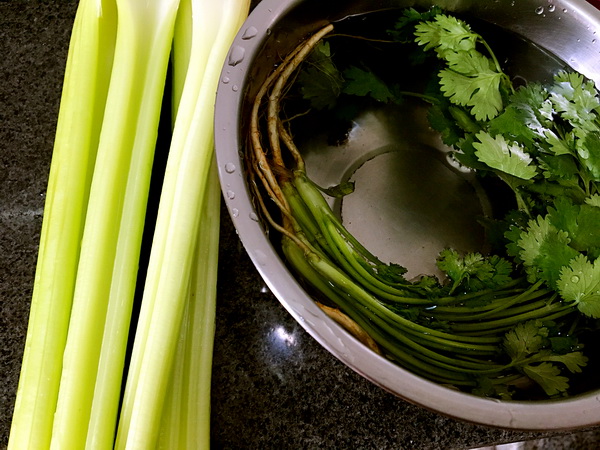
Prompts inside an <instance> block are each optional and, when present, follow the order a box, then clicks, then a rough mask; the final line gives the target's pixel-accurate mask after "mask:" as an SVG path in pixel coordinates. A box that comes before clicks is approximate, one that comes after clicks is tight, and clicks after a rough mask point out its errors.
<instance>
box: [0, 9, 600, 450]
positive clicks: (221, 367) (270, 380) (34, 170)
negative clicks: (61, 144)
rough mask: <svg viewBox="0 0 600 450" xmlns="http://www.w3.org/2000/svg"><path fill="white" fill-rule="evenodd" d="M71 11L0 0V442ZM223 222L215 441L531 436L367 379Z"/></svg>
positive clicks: (395, 442)
mask: <svg viewBox="0 0 600 450" xmlns="http://www.w3.org/2000/svg"><path fill="white" fill-rule="evenodd" d="M75 9H76V2H75V1H59V0H54V1H45V2H37V1H22V0H18V1H6V0H2V1H0V58H1V61H0V79H1V80H2V83H0V386H1V388H0V389H1V391H0V448H3V447H5V446H6V443H7V439H8V433H9V429H10V420H11V415H12V409H13V404H14V399H15V393H16V388H17V383H18V376H19V369H20V363H21V357H22V352H23V346H24V340H25V334H26V329H27V320H28V311H29V301H30V296H31V291H32V285H33V278H34V269H35V261H36V252H37V243H38V239H39V230H40V227H41V219H42V211H43V206H44V192H45V186H46V182H47V176H48V170H49V162H50V158H51V152H52V145H53V139H54V130H55V123H56V117H57V113H58V106H59V99H60V90H61V84H62V76H63V71H64V64H65V58H66V54H67V48H68V41H69V36H70V30H71V26H72V20H73V16H74V13H75ZM222 222H223V225H222V236H221V255H220V261H221V265H220V272H219V288H218V310H217V333H216V340H215V352H214V368H213V392H212V442H213V446H214V447H215V448H232V449H237V448H255V449H265V448H365V449H367V448H377V449H385V448H394V449H450V448H456V449H466V448H472V447H478V446H484V445H493V444H498V443H506V442H515V441H520V440H524V439H532V438H535V437H539V435H534V434H530V433H525V432H516V431H503V430H497V429H491V428H486V427H482V426H475V425H471V424H466V423H462V422H458V421H455V420H452V419H449V418H445V417H442V416H440V415H438V414H435V413H432V412H429V411H426V410H424V409H422V408H420V407H418V406H414V405H411V404H409V403H407V402H405V401H403V400H400V399H398V398H397V397H395V396H394V395H391V394H389V393H387V392H385V391H383V390H382V389H380V388H378V387H376V386H375V385H373V384H371V383H370V382H368V381H366V380H365V379H363V378H362V377H361V376H359V375H358V374H356V373H355V372H353V371H352V370H350V369H349V368H347V367H346V366H344V365H343V364H342V363H340V362H339V361H338V360H337V359H335V358H334V357H333V356H331V355H330V354H329V353H328V352H327V351H325V350H324V349H323V348H322V347H321V346H320V345H319V344H318V343H317V342H316V341H314V340H313V339H312V338H311V337H310V336H309V335H308V334H307V333H306V332H304V330H303V329H302V328H301V327H300V326H299V325H298V324H297V323H296V322H295V321H294V319H293V318H292V317H291V316H290V315H289V314H288V313H287V312H286V311H285V310H284V308H283V307H282V306H281V305H280V304H279V302H278V301H277V300H276V299H275V297H274V296H273V295H272V294H271V293H269V292H268V291H267V289H266V288H265V285H264V283H263V282H262V280H261V279H260V277H259V275H258V274H257V272H256V271H255V269H254V267H253V266H252V264H251V262H250V261H249V259H248V258H247V256H246V254H245V252H244V250H243V248H242V246H241V244H240V242H239V241H238V239H237V236H236V234H235V230H234V229H233V226H232V223H231V221H230V220H229V217H228V216H227V213H226V212H225V210H224V211H223V220H222ZM282 333H283V334H285V335H286V336H287V339H286V340H282V339H281V338H280V337H279V336H280V335H281V334H282ZM578 436H579V434H571V435H568V436H565V438H564V439H558V440H552V442H554V443H555V444H553V445H555V446H548V447H545V448H567V447H561V444H560V443H561V442H567V441H568V442H569V444H568V448H593V446H592V444H593V442H595V441H596V436H597V435H596V433H595V432H592V433H587V434H585V435H581V436H583V437H582V438H581V439H579V438H578ZM565 445H567V444H565ZM531 448H534V447H531ZM536 448H537V447H536Z"/></svg>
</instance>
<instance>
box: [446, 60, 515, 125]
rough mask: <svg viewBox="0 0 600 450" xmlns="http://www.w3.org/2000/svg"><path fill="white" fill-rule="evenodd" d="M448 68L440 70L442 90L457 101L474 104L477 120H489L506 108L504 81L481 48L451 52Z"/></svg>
mask: <svg viewBox="0 0 600 450" xmlns="http://www.w3.org/2000/svg"><path fill="white" fill-rule="evenodd" d="M448 63H449V68H448V69H442V70H441V71H440V73H439V77H440V86H441V90H442V92H443V93H444V95H445V96H446V97H448V98H449V99H450V101H452V102H453V103H454V104H457V105H461V106H466V107H471V110H470V111H471V113H472V114H473V116H475V119H477V120H489V119H492V118H494V117H496V116H497V115H498V113H499V112H500V111H501V110H502V108H503V101H502V95H501V94H500V82H501V81H502V77H503V74H502V73H499V72H496V71H495V69H494V67H493V64H492V62H491V60H490V59H489V58H487V57H485V56H484V55H482V54H481V53H479V52H476V51H472V52H469V53H467V52H461V53H453V54H451V55H448Z"/></svg>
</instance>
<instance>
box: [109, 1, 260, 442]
mask: <svg viewBox="0 0 600 450" xmlns="http://www.w3.org/2000/svg"><path fill="white" fill-rule="evenodd" d="M249 4H250V2H249V1H248V0H224V1H221V2H218V3H217V2H207V1H203V0H193V1H192V8H191V10H192V20H193V22H192V33H191V37H192V43H191V53H190V55H191V56H190V63H189V67H188V70H187V75H186V79H185V85H184V87H183V91H182V97H181V102H180V104H179V108H178V110H177V117H176V120H175V125H174V130H173V138H172V143H171V150H170V154H169V159H168V161H167V168H166V173H165V178H164V183H163V191H162V193H161V198H160V204H159V211H158V218H157V224H156V231H155V236H154V242H153V244H152V249H151V254H150V262H149V266H148V276H147V282H146V285H145V287H144V294H143V298H142V310H141V312H140V322H139V324H138V328H137V331H136V336H135V341H134V347H133V354H132V360H131V364H130V367H129V373H128V379H127V385H126V389H125V395H124V399H123V407H122V410H121V416H120V421H119V428H118V433H117V441H116V448H150V447H153V446H155V445H156V442H157V438H158V434H159V433H158V430H159V426H160V422H161V411H162V408H163V405H164V402H165V396H166V392H167V389H168V386H169V379H170V375H171V369H172V365H173V361H174V357H175V353H176V348H177V337H178V335H179V331H180V327H181V323H182V317H183V314H184V310H185V301H184V299H185V298H186V295H187V294H188V292H189V289H190V283H191V280H192V270H191V269H192V266H193V262H194V258H195V254H196V245H197V241H198V233H199V229H200V223H201V222H202V215H201V214H200V212H201V211H202V210H203V208H204V202H205V198H206V190H207V182H208V180H209V173H210V168H211V164H212V159H213V142H214V133H213V120H214V110H213V108H214V102H215V95H216V90H217V86H218V83H219V76H220V73H221V68H222V66H223V64H224V62H225V60H226V57H227V52H228V50H229V47H230V45H231V43H232V41H233V38H234V36H235V34H236V33H237V31H238V29H239V28H240V26H241V24H242V23H243V21H244V19H245V18H246V16H247V14H248V10H249ZM207 50H209V51H208V52H207ZM191 205H193V207H192V206H191ZM204 301H213V302H214V298H213V299H205V300H204ZM204 373H205V374H207V376H210V365H208V367H205V368H204ZM149 392H151V393H152V395H148V393H149ZM206 445H208V443H206Z"/></svg>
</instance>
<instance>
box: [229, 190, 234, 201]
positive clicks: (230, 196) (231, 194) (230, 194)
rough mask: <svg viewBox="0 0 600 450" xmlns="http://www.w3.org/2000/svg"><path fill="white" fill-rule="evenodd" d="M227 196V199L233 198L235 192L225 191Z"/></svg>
mask: <svg viewBox="0 0 600 450" xmlns="http://www.w3.org/2000/svg"><path fill="white" fill-rule="evenodd" d="M227 198H228V199H229V200H233V199H234V198H235V192H233V191H227Z"/></svg>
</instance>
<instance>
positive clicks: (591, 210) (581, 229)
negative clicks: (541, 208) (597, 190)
mask: <svg viewBox="0 0 600 450" xmlns="http://www.w3.org/2000/svg"><path fill="white" fill-rule="evenodd" d="M548 217H549V220H550V223H551V224H552V225H554V226H555V227H556V228H558V229H561V230H564V231H566V232H567V233H568V235H569V238H570V240H571V242H570V245H571V247H573V248H574V249H575V250H578V251H580V252H585V251H586V250H587V249H588V248H590V247H600V233H598V224H600V208H597V207H595V206H591V205H587V204H583V205H576V204H574V203H573V202H572V201H571V200H569V199H568V198H565V197H559V198H557V199H556V200H555V201H554V205H553V206H552V207H549V208H548Z"/></svg>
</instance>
